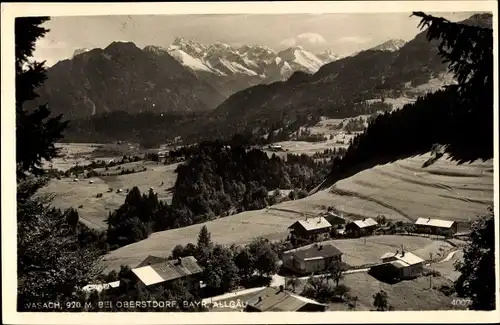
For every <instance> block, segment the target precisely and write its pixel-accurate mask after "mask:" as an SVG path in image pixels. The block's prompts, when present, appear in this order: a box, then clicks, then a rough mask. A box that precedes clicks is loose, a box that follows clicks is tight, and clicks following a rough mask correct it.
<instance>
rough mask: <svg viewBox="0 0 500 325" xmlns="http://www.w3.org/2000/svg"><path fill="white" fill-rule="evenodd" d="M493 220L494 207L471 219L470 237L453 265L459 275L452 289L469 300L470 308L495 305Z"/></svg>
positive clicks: (480, 308) (493, 307)
mask: <svg viewBox="0 0 500 325" xmlns="http://www.w3.org/2000/svg"><path fill="white" fill-rule="evenodd" d="M494 227H495V222H494V214H493V209H490V212H489V213H488V214H486V215H484V216H481V217H480V218H479V219H477V220H476V221H474V222H473V224H472V226H471V241H470V242H469V243H468V244H467V246H466V247H465V248H464V250H463V251H464V257H463V260H462V261H459V262H458V263H457V264H456V265H455V268H456V270H457V271H459V272H460V273H461V274H460V277H459V278H458V280H457V281H456V282H455V289H456V291H457V293H458V294H459V295H461V296H465V297H469V298H470V299H471V300H472V305H471V306H470V308H471V309H474V310H494V309H495V282H496V279H495V228H494Z"/></svg>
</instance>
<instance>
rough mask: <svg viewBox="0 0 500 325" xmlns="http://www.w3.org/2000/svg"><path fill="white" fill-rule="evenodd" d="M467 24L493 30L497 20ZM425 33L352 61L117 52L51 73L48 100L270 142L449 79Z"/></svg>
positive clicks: (180, 43)
mask: <svg viewBox="0 0 500 325" xmlns="http://www.w3.org/2000/svg"><path fill="white" fill-rule="evenodd" d="M488 17H489V18H488ZM463 23H468V24H475V25H480V26H491V15H490V16H487V17H486V16H484V15H475V16H473V17H471V18H470V19H468V20H466V21H464V22H463ZM425 33H426V32H425V31H424V32H422V33H419V34H418V35H417V36H416V37H415V38H414V39H413V40H410V41H409V42H406V43H405V42H403V41H400V40H390V41H388V42H384V43H383V44H381V45H379V46H377V47H375V48H372V49H369V50H366V51H361V52H359V53H356V54H353V55H351V56H347V57H343V58H339V57H338V56H337V55H335V54H333V53H332V52H324V53H317V54H313V53H311V52H308V51H306V50H305V49H303V48H301V47H292V48H289V49H286V50H283V51H279V52H276V51H274V50H272V49H269V48H267V47H264V46H258V45H244V46H241V47H238V48H234V47H231V46H229V45H227V44H222V43H217V44H212V45H202V44H200V43H198V42H195V41H193V40H185V39H183V38H177V39H176V40H175V41H174V42H173V43H172V44H171V45H170V46H169V47H167V48H162V47H158V46H152V45H151V46H146V47H145V48H143V49H140V48H138V47H137V46H136V45H135V44H133V43H130V42H125V43H124V42H113V43H112V44H110V45H109V46H108V47H106V48H105V49H92V50H86V49H82V50H79V51H78V52H77V53H75V56H74V57H73V58H71V59H68V60H64V61H61V62H58V63H57V64H56V65H54V66H53V67H51V68H49V69H48V73H47V75H48V80H47V81H46V82H45V83H44V85H43V86H42V88H41V89H40V93H41V99H42V100H47V101H48V102H49V103H50V107H51V109H52V111H53V112H54V113H64V115H65V117H66V118H70V119H74V118H79V117H88V116H92V115H98V114H99V113H103V112H113V111H126V112H127V113H130V114H134V113H139V112H144V111H149V112H152V113H155V112H156V113H160V112H162V113H163V112H167V113H171V112H174V113H175V112H179V113H186V112H194V113H196V112H200V114H202V117H201V118H199V119H196V121H192V122H189V123H187V124H186V125H183V126H182V128H181V129H180V131H181V133H182V135H183V137H188V136H191V137H196V135H197V134H198V138H199V136H200V135H203V136H206V137H209V136H213V137H218V136H228V135H231V134H234V133H236V132H243V131H244V132H253V133H255V132H258V133H265V132H266V130H269V129H272V128H274V127H277V126H278V125H281V126H288V125H291V124H293V123H299V122H298V121H300V123H305V122H307V121H310V120H311V119H313V120H314V119H316V118H317V117H318V116H329V117H332V118H333V117H339V118H344V117H350V116H355V115H358V114H362V113H369V112H370V111H371V108H367V107H366V105H364V104H363V103H364V102H365V101H366V100H367V99H374V98H385V97H391V96H396V97H397V96H401V95H404V93H405V91H406V90H408V89H411V88H415V87H416V86H418V85H421V84H425V83H427V82H428V81H429V80H430V79H432V78H435V77H436V76H439V75H440V74H442V73H444V72H446V70H447V67H446V65H445V64H443V63H442V62H441V58H440V57H439V56H438V55H437V46H436V43H435V42H434V43H429V42H428V41H427V39H426V35H425ZM326 62H328V63H326ZM252 84H254V85H253V86H252ZM238 89H242V90H240V91H237V90H238ZM197 115H199V114H197ZM179 135H180V134H179Z"/></svg>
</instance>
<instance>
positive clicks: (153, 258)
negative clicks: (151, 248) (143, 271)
mask: <svg viewBox="0 0 500 325" xmlns="http://www.w3.org/2000/svg"><path fill="white" fill-rule="evenodd" d="M166 260H167V259H166V258H162V257H157V256H153V255H149V256H148V257H146V258H145V259H144V261H142V262H141V263H140V264H139V265H137V266H136V267H135V268H139V267H143V266H147V265H153V264H158V263H162V262H165V261H166Z"/></svg>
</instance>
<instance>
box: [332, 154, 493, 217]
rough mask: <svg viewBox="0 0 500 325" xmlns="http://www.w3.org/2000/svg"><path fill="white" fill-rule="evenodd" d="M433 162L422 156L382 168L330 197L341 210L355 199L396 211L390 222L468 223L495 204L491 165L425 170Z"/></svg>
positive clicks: (441, 165)
mask: <svg viewBox="0 0 500 325" xmlns="http://www.w3.org/2000/svg"><path fill="white" fill-rule="evenodd" d="M428 158H430V155H423V156H418V157H413V158H410V159H405V160H402V161H398V162H395V163H392V164H387V165H382V166H377V167H375V168H371V169H369V170H365V171H362V172H360V173H358V174H356V175H355V176H353V177H350V178H347V179H343V180H341V181H339V182H337V183H336V184H335V185H334V186H332V188H331V189H330V192H331V193H332V194H334V195H335V196H337V197H338V199H337V200H336V201H337V202H339V201H343V203H340V204H338V205H337V206H336V207H337V208H338V209H339V210H341V211H343V210H349V209H352V208H351V207H352V202H351V200H353V201H354V202H359V201H360V199H361V200H362V201H365V202H372V203H376V204H379V205H381V206H385V207H386V208H387V209H389V210H392V211H391V212H390V213H388V214H387V215H386V216H387V217H388V218H391V219H409V220H411V221H414V220H416V219H417V218H419V217H436V218H437V217H439V218H442V219H448V220H457V221H468V220H472V219H474V218H475V216H476V215H478V214H480V213H483V212H485V208H486V207H487V206H488V205H493V163H492V161H488V162H484V163H483V162H476V163H473V164H468V165H461V166H457V165H454V163H452V162H450V161H449V160H446V159H443V158H441V159H439V160H438V161H437V162H436V163H434V164H433V165H431V166H429V167H426V168H422V164H423V163H424V162H425V161H426V160H427V159H428ZM346 208H347V209H346ZM357 208H358V209H362V206H359V205H357ZM345 212H348V211H345ZM366 216H368V215H366ZM371 216H373V213H372V214H371Z"/></svg>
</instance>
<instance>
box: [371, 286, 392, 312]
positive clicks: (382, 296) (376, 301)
mask: <svg viewBox="0 0 500 325" xmlns="http://www.w3.org/2000/svg"><path fill="white" fill-rule="evenodd" d="M373 306H374V307H375V308H376V310H377V311H385V310H387V309H388V307H389V302H388V300H387V292H385V291H384V290H380V291H379V292H377V293H376V294H374V295H373Z"/></svg>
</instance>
